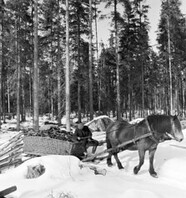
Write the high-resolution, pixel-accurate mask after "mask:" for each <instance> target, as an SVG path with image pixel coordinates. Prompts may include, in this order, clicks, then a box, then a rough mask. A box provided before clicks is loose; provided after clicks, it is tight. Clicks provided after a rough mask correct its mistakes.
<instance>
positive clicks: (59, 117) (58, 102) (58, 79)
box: [57, 0, 61, 125]
mask: <svg viewBox="0 0 186 198" xmlns="http://www.w3.org/2000/svg"><path fill="white" fill-rule="evenodd" d="M59 10H60V8H59V0H58V65H57V107H58V113H57V120H58V125H61V65H60V57H61V56H60V35H59V34H60V12H59Z"/></svg>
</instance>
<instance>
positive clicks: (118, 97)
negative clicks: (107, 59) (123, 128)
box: [114, 0, 121, 120]
mask: <svg viewBox="0 0 186 198" xmlns="http://www.w3.org/2000/svg"><path fill="white" fill-rule="evenodd" d="M114 15H115V45H116V46H115V48H116V49H115V50H116V89H117V119H118V120H120V119H121V98H120V75H119V73H120V72H119V70H120V68H119V58H120V57H119V44H118V25H117V0H114Z"/></svg>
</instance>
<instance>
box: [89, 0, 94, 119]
mask: <svg viewBox="0 0 186 198" xmlns="http://www.w3.org/2000/svg"><path fill="white" fill-rule="evenodd" d="M92 74H93V73H92V0H89V105H90V120H92V119H93V114H94V112H93V90H92V89H93V76H92Z"/></svg>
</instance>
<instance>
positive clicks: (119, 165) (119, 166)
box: [113, 153, 124, 169]
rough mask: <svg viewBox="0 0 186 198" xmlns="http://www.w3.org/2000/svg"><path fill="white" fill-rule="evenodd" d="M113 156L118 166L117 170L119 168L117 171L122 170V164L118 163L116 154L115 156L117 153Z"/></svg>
mask: <svg viewBox="0 0 186 198" xmlns="http://www.w3.org/2000/svg"><path fill="white" fill-rule="evenodd" d="M113 155H114V158H115V160H116V163H117V165H118V168H119V169H123V168H124V167H123V166H122V164H121V162H120V160H119V158H118V154H117V153H114V154H113Z"/></svg>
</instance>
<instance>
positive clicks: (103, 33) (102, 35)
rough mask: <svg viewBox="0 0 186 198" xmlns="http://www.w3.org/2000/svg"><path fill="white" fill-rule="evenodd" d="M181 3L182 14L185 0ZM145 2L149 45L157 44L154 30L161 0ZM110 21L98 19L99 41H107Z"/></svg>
mask: <svg viewBox="0 0 186 198" xmlns="http://www.w3.org/2000/svg"><path fill="white" fill-rule="evenodd" d="M181 2H182V5H181V7H180V9H181V12H182V14H186V0H182V1H181ZM146 4H147V5H149V6H150V8H149V13H148V18H149V22H150V30H149V38H150V45H151V46H154V47H155V45H156V44H157V42H156V31H157V29H158V23H159V19H160V9H161V0H146ZM100 9H101V10H102V11H103V12H104V14H107V13H109V11H108V10H106V9H105V8H104V6H102V7H100ZM109 29H111V28H110V22H109V21H108V20H104V21H103V20H102V21H101V20H99V23H98V37H99V38H98V39H99V41H103V43H108V38H109V35H110V32H109Z"/></svg>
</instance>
